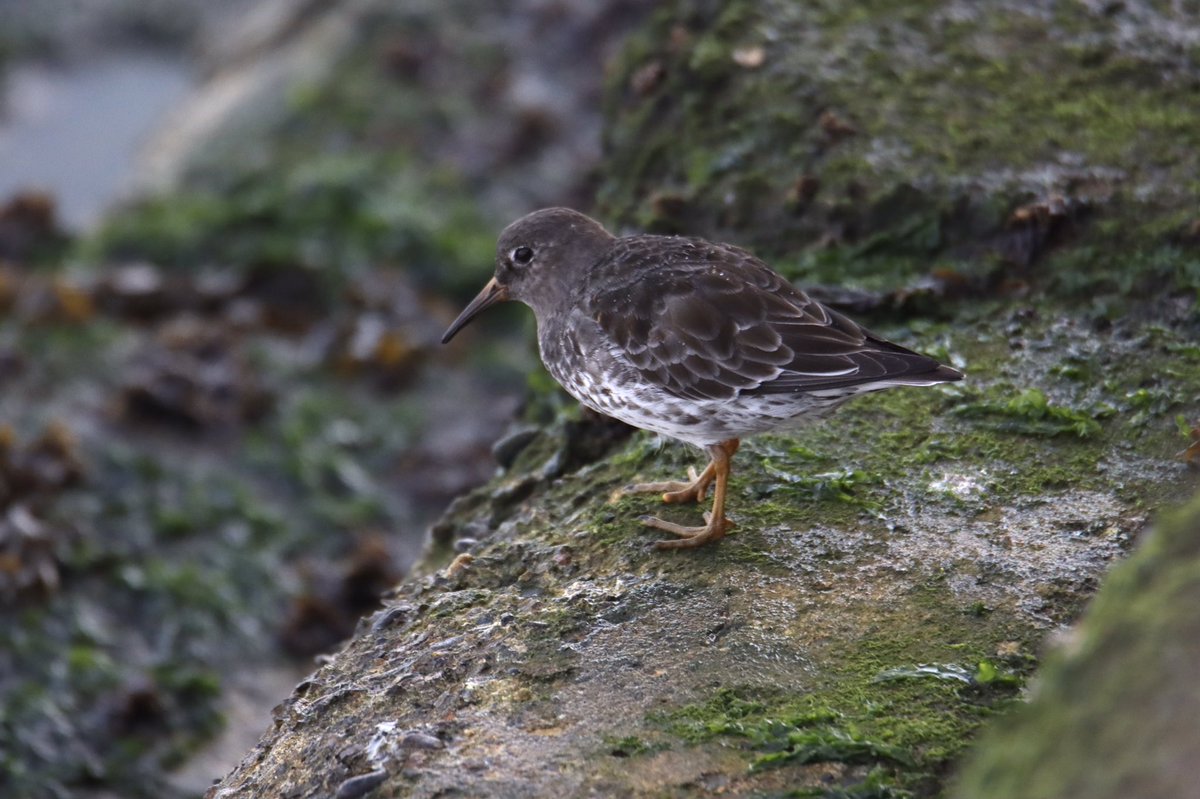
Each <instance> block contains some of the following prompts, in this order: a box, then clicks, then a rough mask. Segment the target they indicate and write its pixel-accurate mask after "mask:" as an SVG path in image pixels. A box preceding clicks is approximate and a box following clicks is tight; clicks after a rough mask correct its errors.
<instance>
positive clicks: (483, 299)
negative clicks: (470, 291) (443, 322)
mask: <svg viewBox="0 0 1200 799" xmlns="http://www.w3.org/2000/svg"><path fill="white" fill-rule="evenodd" d="M507 299H508V289H507V288H506V287H504V286H501V285H500V284H499V283H497V282H496V278H492V279H491V280H489V281H488V282H487V285H486V286H484V287H483V290H482V291H480V292H479V293H478V294H476V295H475V299H473V300H471V303H470V305H468V306H467V307H466V308H463V312H462V313H460V314H459V315H458V318H457V319H455V320H454V322H453V323H451V325H450V327H448V328H446V332H445V333H444V334H442V343H443V344H445V343H446V342H447V341H449V340H450V339H452V338H454V336H455V334H457V333H458V331H460V330H462V329H463V328H464V327H466V326H467V322H470V321H471V320H472V319H474V318H475V317H476V316H477V315H478V314H479V313H480V312H481V311H483V310H485V309H487V308H490V307H492V306H493V305H495V304H496V303H498V302H503V301H504V300H507Z"/></svg>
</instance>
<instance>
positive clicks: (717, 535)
mask: <svg viewBox="0 0 1200 799" xmlns="http://www.w3.org/2000/svg"><path fill="white" fill-rule="evenodd" d="M740 444H741V442H740V441H739V440H738V439H736V438H731V439H729V440H728V441H722V442H721V443H719V444H713V445H711V446H710V447H709V448H708V454H709V455H710V456H711V457H712V460H711V461H710V462H709V464H708V467H707V468H706V469H705V470H704V471H703V472H702V473H701V474H700V475H699V476H698V477H696V478H695V480H694V481H693V482H692V483H691V484H687V483H651V484H648V485H651V486H654V488H653V489H650V490H656V491H657V490H660V488H665V489H668V490H669V493H666V494H663V501H664V502H688V501H699V500H700V499H701V498H703V496H704V494H705V493H706V492H707V491H708V486H709V484H710V483H711V484H712V485H713V505H712V511H711V512H708V513H705V514H704V521H705V524H704V526H703V527H684V526H683V525H681V524H675V523H674V522H667V521H663V520H662V519H658V518H655V517H653V516H643V517H641V519H640V521H641V522H642V523H643V524H645V525H646V526H648V527H653V528H655V529H656V530H663V531H665V532H668V533H672V534H674V535H677V536H679V540H678V541H659V542H658V543H656V544H655V545H654V547H655V549H690V548H691V547H698V546H703V545H704V544H708V543H711V542H715V541H720V540H721V539H722V538H724V537H725V533H727V532H729V530H731V529H733V522H731V521H729V519H727V518H725V493H726V489H727V486H728V484H729V472H730V464H731V462H732V460H733V455H734V453H735V452H737V450H738V446H739V445H740ZM631 488H638V486H633V487H631Z"/></svg>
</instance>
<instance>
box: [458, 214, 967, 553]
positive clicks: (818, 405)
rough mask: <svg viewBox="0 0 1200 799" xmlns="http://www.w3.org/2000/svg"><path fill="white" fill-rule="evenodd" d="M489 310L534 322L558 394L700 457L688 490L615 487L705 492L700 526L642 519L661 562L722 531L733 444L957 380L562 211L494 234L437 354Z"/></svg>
mask: <svg viewBox="0 0 1200 799" xmlns="http://www.w3.org/2000/svg"><path fill="white" fill-rule="evenodd" d="M502 300H519V301H521V302H523V303H525V304H526V305H528V306H529V307H530V308H532V309H533V313H534V316H536V317H537V328H538V345H539V347H540V349H541V355H542V362H543V363H545V365H546V369H547V370H548V371H549V372H550V374H551V375H553V377H554V379H555V380H557V381H558V382H559V383H560V384H562V387H563V388H565V389H566V390H567V392H568V393H570V394H571V396H573V397H575V398H576V399H577V400H579V401H580V402H581V403H583V404H584V405H586V406H587V407H589V408H592V409H593V410H596V411H598V412H600V413H602V414H606V415H608V416H612V417H615V418H617V419H620V420H621V421H623V422H626V423H627V424H630V425H633V426H634V427H639V428H641V429H643V430H651V431H653V432H655V433H659V434H661V435H664V436H669V437H671V438H675V439H679V440H680V441H686V442H687V443H689V444H694V445H696V446H698V447H702V448H704V449H706V450H707V451H708V454H709V456H710V461H709V464H708V466H707V467H706V468H705V469H704V471H703V472H700V473H699V474H696V473H695V470H689V477H690V478H691V480H690V482H666V483H644V484H638V485H633V486H628V487H627V488H626V490H627V491H653V492H663V497H662V498H663V501H664V502H669V503H675V502H699V501H701V500H702V499H703V498H704V497H705V495H706V494H707V492H708V489H709V487H710V486H711V487H712V488H713V504H712V511H711V512H708V513H705V514H704V519H705V524H704V525H703V526H700V527H685V526H683V525H679V524H675V523H673V522H668V521H663V520H662V519H657V518H654V517H649V516H644V517H642V519H641V521H642V522H643V523H645V524H647V525H649V526H650V527H654V528H656V529H659V530H663V531H666V532H668V533H672V534H674V535H676V536H678V538H676V539H673V540H667V541H659V542H658V543H657V544H656V546H657V547H658V548H659V549H682V548H687V547H696V546H700V545H702V544H706V543H710V542H713V541H718V540H720V539H721V538H722V537H723V536H724V535H725V533H726V532H727V531H728V530H730V529H731V528H732V527H733V523H732V522H731V521H729V519H727V518H726V516H725V496H726V486H727V484H728V481H729V473H730V461H731V459H732V458H733V455H734V453H735V452H736V451H737V448H738V445H739V443H740V439H742V438H744V437H746V436H751V435H754V434H756V433H763V432H765V431H768V430H775V429H778V428H785V427H787V426H789V425H795V424H796V423H797V422H799V421H801V420H802V419H804V418H805V417H812V416H814V415H819V414H820V413H822V412H825V411H828V410H830V409H832V408H833V407H835V406H837V405H840V404H841V403H842V402H845V401H846V400H847V399H849V398H851V397H853V396H855V395H857V394H863V393H866V392H869V391H878V390H880V389H884V388H890V387H892V386H931V385H934V384H937V383H946V382H951V381H955V380H961V379H962V373H961V372H960V371H958V370H957V369H953V368H951V367H949V366H944V365H942V364H940V363H938V362H937V361H936V360H934V359H933V358H930V357H928V356H925V355H921V354H919V353H916V352H913V351H912V350H909V349H906V348H905V347H901V346H900V345H898V344H893V343H891V342H890V341H885V340H884V339H882V338H880V337H879V336H876V335H875V334H874V333H871V332H870V331H868V330H866V329H865V328H863V327H862V326H861V325H859V324H857V323H856V322H853V321H851V320H850V319H848V318H847V317H845V316H843V315H842V314H840V313H838V312H837V311H834V310H832V309H830V308H827V307H825V306H824V305H822V304H821V303H819V302H817V301H816V300H814V299H812V298H811V297H809V296H808V295H807V294H805V293H804V292H803V291H800V290H799V289H797V288H796V287H794V286H793V285H792V284H791V283H789V282H788V281H787V280H785V279H784V278H783V277H782V276H780V275H779V274H778V273H776V272H775V271H773V270H772V269H771V268H770V267H769V266H767V265H766V264H765V263H763V262H762V261H760V260H759V259H758V258H755V257H754V256H753V255H751V254H750V253H749V252H746V251H745V250H743V249H740V248H738V247H733V246H731V245H728V244H715V243H713V242H709V241H705V240H703V239H698V238H685V237H680V236H649V235H639V236H626V237H621V238H618V237H615V236H613V235H612V234H610V233H609V232H608V231H606V230H605V229H604V228H603V227H602V226H601V225H600V224H599V223H598V222H596V221H595V220H593V219H590V218H589V217H587V216H584V215H583V214H581V213H578V212H577V211H572V210H570V209H567V208H548V209H545V210H542V211H536V212H534V213H532V214H529V215H528V216H525V217H522V218H521V219H518V220H517V221H516V222H513V223H512V224H511V225H509V226H508V227H507V228H505V229H504V232H502V233H501V234H500V240H499V242H498V243H497V245H496V272H495V275H494V276H493V277H492V279H491V280H490V281H489V282H488V284H487V285H486V286H484V287H483V290H482V291H481V292H479V295H478V296H476V297H475V299H474V300H472V301H471V303H470V304H469V305H467V307H466V308H465V309H463V312H462V313H461V314H460V315H459V317H458V318H457V319H455V320H454V323H453V324H451V325H450V327H449V328H448V329H447V330H446V334H445V335H444V336H443V337H442V342H443V343H445V342H447V341H449V340H450V339H451V338H453V337H454V335H455V334H456V333H458V331H459V330H461V329H462V327H463V326H464V325H466V324H467V323H468V322H469V321H471V319H473V318H474V317H475V316H476V315H477V314H478V313H479V312H480V311H482V310H484V309H485V308H487V307H489V306H491V305H494V304H495V303H497V302H500V301H502Z"/></svg>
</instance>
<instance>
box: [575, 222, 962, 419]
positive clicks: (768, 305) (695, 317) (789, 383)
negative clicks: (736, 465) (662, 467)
mask: <svg viewBox="0 0 1200 799" xmlns="http://www.w3.org/2000/svg"><path fill="white" fill-rule="evenodd" d="M582 289H583V294H582V296H583V297H585V298H587V299H586V307H587V311H588V313H589V315H591V316H592V318H594V319H595V320H596V322H597V323H598V324H599V325H600V328H601V329H602V330H603V331H604V333H605V334H606V335H608V336H609V337H610V338H611V339H612V341H613V342H614V343H616V345H617V346H618V347H619V348H620V349H621V350H622V351H623V352H624V353H625V356H626V357H627V358H628V360H629V362H630V363H631V364H632V365H633V367H634V368H635V369H637V370H638V372H639V373H640V374H641V375H642V377H644V378H645V379H646V380H648V381H650V382H651V383H654V384H656V385H659V386H661V387H662V388H664V389H666V390H667V391H668V392H670V393H671V394H674V395H675V396H678V397H683V398H687V399H730V398H732V397H735V396H737V395H740V394H781V393H802V392H810V391H821V390H830V389H840V388H849V387H852V386H856V385H861V384H864V383H874V382H880V381H896V382H904V381H905V380H906V379H907V380H911V381H913V382H921V381H922V379H925V380H930V381H933V382H937V381H941V380H952V379H956V377H955V375H956V373H955V372H954V371H953V370H950V369H948V368H945V367H941V366H940V365H939V364H938V362H937V361H935V360H933V359H932V358H928V357H926V356H924V355H919V354H917V353H915V352H912V351H910V350H907V349H905V348H904V347H901V346H899V345H897V344H892V343H891V342H888V341H884V340H883V339H880V338H878V337H877V336H874V335H872V334H871V333H870V332H868V331H866V330H865V329H863V328H862V327H861V326H859V325H858V324H856V323H855V322H852V321H851V320H850V319H847V318H846V317H845V316H842V315H841V314H839V313H837V312H836V311H833V310H830V309H829V308H826V307H825V306H823V305H821V304H820V303H819V302H817V301H815V300H813V299H811V298H810V297H808V296H807V295H806V294H804V293H803V292H802V291H799V290H798V289H796V288H795V287H793V286H792V285H791V284H790V283H788V282H787V281H786V280H784V279H783V278H782V277H780V276H779V275H778V274H776V273H775V272H773V271H772V270H771V269H770V268H769V267H767V266H766V265H765V264H764V263H762V262H761V261H759V260H758V259H757V258H755V257H754V256H753V255H751V254H750V253H748V252H746V251H744V250H740V249H738V248H736V247H730V246H728V245H720V244H711V243H709V242H705V241H701V240H698V239H683V238H673V237H664V236H635V237H630V238H625V239H620V240H618V241H617V242H616V244H615V245H614V246H613V249H612V251H611V252H610V253H609V254H608V256H607V257H606V258H604V259H602V260H601V261H600V262H599V263H598V264H596V266H595V267H593V269H592V270H591V271H590V272H589V274H588V278H587V283H586V285H585V286H583V287H582Z"/></svg>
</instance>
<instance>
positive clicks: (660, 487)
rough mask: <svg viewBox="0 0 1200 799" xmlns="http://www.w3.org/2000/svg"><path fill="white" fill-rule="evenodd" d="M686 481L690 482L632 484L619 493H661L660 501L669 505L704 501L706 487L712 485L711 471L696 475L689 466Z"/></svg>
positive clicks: (672, 481) (706, 491) (673, 481)
mask: <svg viewBox="0 0 1200 799" xmlns="http://www.w3.org/2000/svg"><path fill="white" fill-rule="evenodd" d="M688 479H689V480H690V481H691V482H687V483H685V482H683V481H682V480H669V481H667V482H664V483H633V484H631V485H627V486H625V487H624V488H623V489H621V493H623V494H646V493H652V494H657V493H659V492H662V501H663V502H666V503H668V504H670V505H677V504H679V503H682V502H699V501H700V500H702V499H704V495H705V494H707V493H708V487H709V486H710V485H712V481H713V474H712V469H711V468H709V469H705V470H704V472H703V474H696V469H695V467H693V466H689V467H688Z"/></svg>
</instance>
